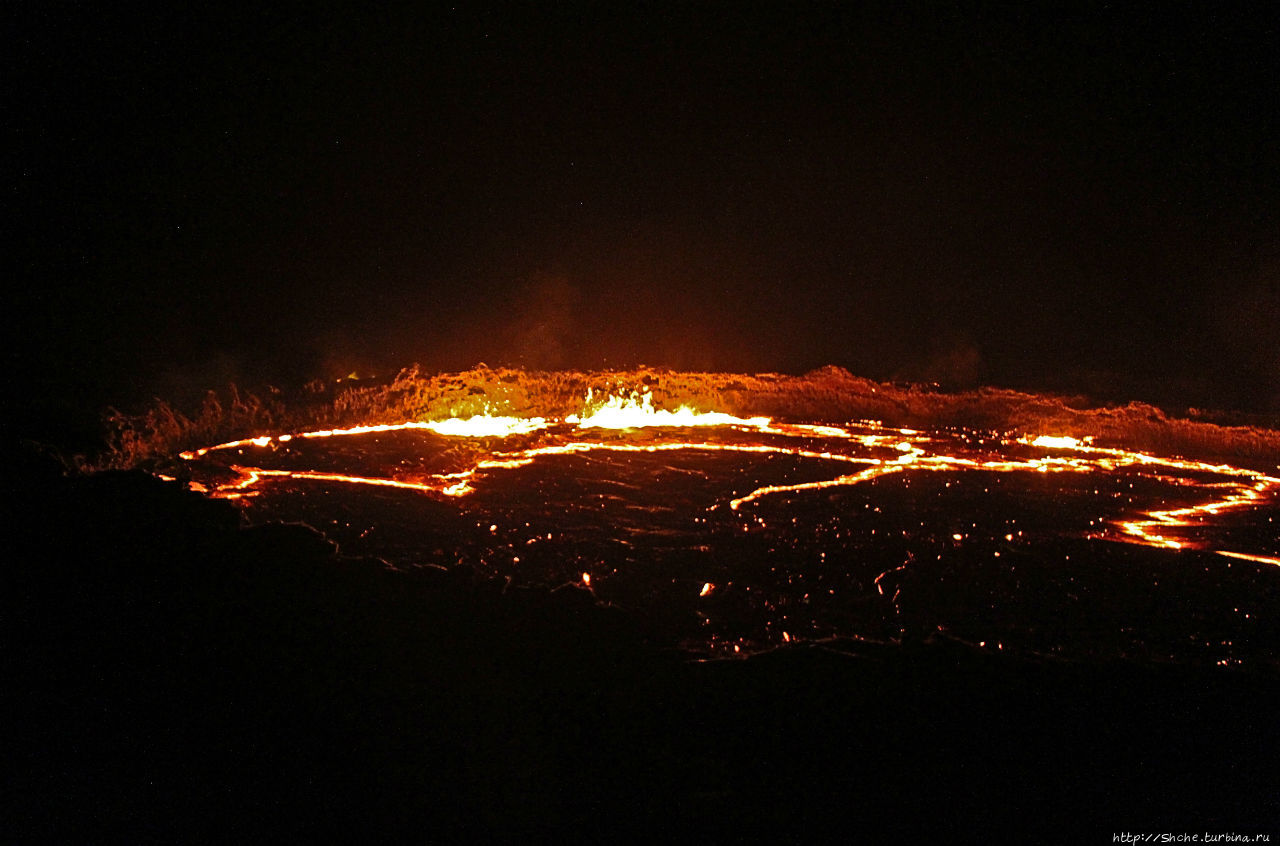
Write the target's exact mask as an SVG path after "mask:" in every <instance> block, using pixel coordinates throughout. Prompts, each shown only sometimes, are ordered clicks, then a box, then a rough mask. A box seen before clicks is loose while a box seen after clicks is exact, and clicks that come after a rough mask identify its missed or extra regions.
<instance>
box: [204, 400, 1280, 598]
mask: <svg viewBox="0 0 1280 846" xmlns="http://www.w3.org/2000/svg"><path fill="white" fill-rule="evenodd" d="M631 429H657V430H659V432H658V433H656V434H651V435H647V436H646V437H645V440H644V441H643V442H633V441H628V440H627V439H626V438H625V436H623V435H622V433H623V432H624V431H625V430H631ZM692 429H699V430H703V431H705V432H706V434H705V435H702V436H698V437H696V438H695V437H691V434H692V433H691V432H690V431H689V430H692ZM595 430H605V431H610V432H614V433H618V434H610V435H609V436H608V438H607V439H594V438H592V437H590V436H589V435H588V434H587V433H589V432H592V431H595ZM405 431H422V432H427V433H431V434H433V435H436V436H443V437H447V438H475V439H501V440H503V441H504V442H505V441H506V440H508V439H511V438H515V437H517V436H521V437H523V438H524V439H525V441H524V442H523V443H521V444H519V445H518V446H517V448H515V449H510V450H502V449H495V450H489V451H485V450H484V449H483V448H481V450H480V452H478V453H476V454H473V455H472V456H471V457H470V458H468V459H467V460H466V463H464V464H463V465H462V466H457V467H455V468H453V469H450V470H449V471H448V472H429V473H428V472H424V473H419V474H416V475H402V476H399V477H395V478H379V477H373V476H369V475H346V474H342V473H336V472H328V471H321V470H316V469H313V468H307V467H303V468H297V469H291V468H284V467H273V468H268V467H260V466H252V465H248V464H243V463H241V462H240V461H239V460H237V461H236V462H235V463H233V464H229V465H225V466H226V467H227V469H229V470H230V471H231V472H232V473H233V474H234V478H233V479H231V480H230V481H221V482H212V483H210V484H208V485H207V486H208V487H209V489H210V490H211V491H212V492H213V494H212V495H214V496H219V497H225V498H241V497H244V496H251V495H253V494H254V493H255V492H256V491H257V490H259V489H260V488H261V486H262V485H264V484H267V483H269V482H271V481H273V480H281V479H293V480H302V481H325V482H341V483H345V484H355V485H373V486H382V487H390V488H400V489H406V490H413V491H420V492H423V493H429V494H434V495H439V496H444V497H464V496H468V495H470V494H472V493H474V491H475V490H476V486H477V485H479V484H483V483H484V481H485V480H486V479H487V478H488V477H490V476H492V475H494V474H496V473H500V472H502V471H507V470H512V469H515V468H518V467H524V466H527V465H529V464H532V463H534V462H536V461H539V460H542V459H545V458H548V457H550V456H567V455H583V454H588V453H603V454H610V453H613V454H625V453H637V454H640V453H648V454H653V453H659V452H679V451H684V452H704V453H721V454H726V455H738V456H742V457H743V459H744V460H746V461H748V462H754V461H760V460H764V459H768V458H770V457H781V456H786V457H789V458H791V459H796V460H800V461H802V462H810V463H817V464H819V465H829V466H831V467H832V469H836V470H837V472H835V473H834V474H833V475H829V476H827V477H825V478H818V479H806V480H803V481H795V482H785V483H775V484H767V485H759V486H757V487H755V488H754V489H752V490H749V491H747V492H745V493H740V494H738V495H735V496H733V497H732V498H730V499H728V501H727V502H726V503H724V504H727V505H728V506H729V509H730V511H732V512H744V511H748V510H749V509H745V506H747V505H749V504H751V503H754V502H757V501H759V500H761V499H763V498H765V497H775V496H783V495H798V494H805V493H808V492H811V491H817V490H823V489H829V488H839V487H850V486H856V485H861V484H864V483H867V482H870V481H872V480H875V479H878V478H881V477H884V476H888V475H890V474H903V473H912V474H914V473H921V472H936V471H951V472H966V471H968V472H975V471H976V472H984V473H1019V472H1035V473H1072V474H1115V473H1117V472H1121V471H1127V472H1134V473H1138V474H1141V475H1140V478H1143V479H1153V480H1156V481H1158V482H1159V483H1161V484H1165V485H1172V486H1174V487H1175V488H1178V489H1179V490H1180V491H1181V493H1180V494H1179V495H1180V497H1182V498H1184V500H1185V497H1186V496H1187V495H1188V493H1190V492H1196V493H1197V494H1198V495H1199V496H1200V497H1201V500H1200V501H1198V502H1195V503H1193V504H1189V505H1182V506H1180V507H1175V508H1156V509H1143V508H1141V507H1140V506H1139V507H1136V508H1134V509H1133V510H1131V511H1130V512H1129V513H1128V514H1127V515H1125V516H1122V517H1120V518H1117V519H1110V520H1108V521H1107V523H1108V524H1109V525H1110V527H1111V530H1110V531H1100V532H1098V533H1097V534H1096V535H1095V536H1096V537H1102V538H1107V539H1112V540H1121V541H1127V542H1131V543H1140V544H1144V545H1148V546H1154V547H1164V548H1169V549H1181V548H1198V549H1203V548H1206V544H1205V542H1204V541H1202V540H1199V539H1197V538H1196V536H1195V535H1196V530H1198V529H1200V528H1202V527H1206V526H1208V525H1210V523H1211V521H1213V520H1215V519H1217V518H1220V517H1222V516H1223V515H1224V514H1227V513H1229V512H1233V511H1240V510H1242V509H1247V508H1249V507H1253V506H1258V505H1261V504H1264V503H1265V502H1267V501H1270V500H1271V499H1273V498H1274V496H1275V494H1276V492H1277V490H1278V489H1280V479H1278V478H1274V477H1271V476H1268V475H1266V474H1263V473H1259V472H1256V471H1252V470H1246V469H1241V468H1237V467H1232V466H1229V465H1221V464H1210V463H1206V462H1200V461H1194V460H1187V459H1180V458H1161V457H1157V456H1154V455H1150V454H1147V453H1142V452H1135V451H1130V450H1125V449H1120V448H1113V447H1097V446H1094V445H1093V442H1092V438H1075V437H1068V436H1054V435H1040V436H1038V437H1030V436H1025V437H1021V438H1016V439H1009V438H1003V439H998V440H997V441H995V442H994V443H992V444H991V445H988V446H984V447H982V448H980V449H978V448H967V447H964V446H963V443H962V442H963V441H964V440H965V439H966V438H967V436H963V437H960V438H959V439H957V436H956V435H954V434H949V435H946V436H945V437H940V436H938V435H936V434H929V433H923V432H919V431H917V430H913V429H891V428H886V427H882V426H881V425H880V424H878V423H874V422H864V423H856V424H846V425H843V426H833V425H830V424H826V423H822V424H809V423H781V422H774V421H772V420H771V419H770V418H768V417H749V418H743V417H736V416H733V415H730V414H725V413H722V412H715V411H696V410H694V409H691V408H689V407H687V406H682V407H680V408H678V409H676V410H675V411H671V410H667V409H658V408H655V407H654V404H653V395H652V393H651V392H649V391H647V390H645V391H643V392H641V391H631V392H629V393H622V394H613V395H610V396H608V397H607V398H605V399H604V400H599V399H597V397H596V396H595V394H594V393H592V392H588V394H587V397H586V401H585V403H584V406H583V410H582V412H581V413H580V414H571V415H568V416H566V417H564V418H563V419H560V420H554V419H553V420H547V419H544V418H541V417H534V418H519V417H513V416H505V415H496V416H495V415H491V414H489V413H488V412H486V413H485V414H483V415H475V416H472V417H468V418H465V419H464V418H448V419H443V420H432V421H411V422H404V423H395V424H378V425H369V426H355V427H350V428H346V429H324V430H317V431H310V432H301V433H294V434H279V435H262V436H257V437H253V438H245V439H241V440H237V441H230V442H227V443H223V444H218V445H216V446H211V447H205V448H202V449H198V450H194V451H192V452H185V453H183V454H182V457H183V458H184V459H187V460H189V461H194V460H196V459H200V458H204V457H206V456H208V455H209V454H210V453H213V452H216V451H232V450H234V451H238V452H239V453H240V454H241V455H243V454H244V452H245V451H246V450H256V449H263V450H268V449H269V450H270V451H271V452H272V453H273V454H282V455H285V456H288V455H289V454H291V453H290V448H291V446H292V442H294V441H307V440H317V439H323V438H330V437H337V436H358V435H371V434H373V435H376V434H379V433H389V432H405ZM717 432H718V433H720V434H717ZM734 433H736V434H734ZM730 434H732V437H731V438H730V437H729V435H730ZM529 439H533V442H532V443H530V442H529ZM842 467H843V468H848V469H847V471H839V470H838V468H842ZM1130 487H1131V488H1132V484H1131V485H1130ZM1130 501H1132V498H1130ZM710 507H712V508H715V507H717V505H715V504H713V505H711V506H710ZM962 538H963V536H961V539H962ZM1213 551H1215V552H1218V553H1219V554H1222V555H1225V556H1229V557H1233V558H1239V559H1247V560H1251V561H1258V562H1262V563H1268V564H1277V565H1280V557H1277V556H1275V555H1271V554H1261V553H1258V552H1253V551H1250V552H1241V551H1234V550H1213ZM1268 552H1271V551H1270V550H1268ZM711 589H712V587H708V588H706V590H707V591H708V592H709V591H710V590H711Z"/></svg>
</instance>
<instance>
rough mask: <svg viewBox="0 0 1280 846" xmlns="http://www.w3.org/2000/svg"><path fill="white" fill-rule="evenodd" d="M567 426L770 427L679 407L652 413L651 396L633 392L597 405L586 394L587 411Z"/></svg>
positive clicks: (758, 420)
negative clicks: (572, 424)
mask: <svg viewBox="0 0 1280 846" xmlns="http://www.w3.org/2000/svg"><path fill="white" fill-rule="evenodd" d="M565 422H566V423H576V424H578V428H579V429H643V428H649V427H660V426H670V427H688V426H749V427H753V428H760V427H764V426H768V425H769V418H768V417H750V418H742V417H734V416H733V415H731V414H724V413H722V412H718V411H694V410H693V409H692V408H689V407H688V406H681V407H680V408H678V409H676V410H675V411H668V410H667V409H655V408H654V407H653V393H652V392H651V391H647V390H646V391H644V392H643V393H640V392H637V391H632V392H631V393H630V394H610V395H609V397H608V398H607V399H605V400H604V402H597V401H596V400H595V394H594V392H593V391H591V390H588V391H587V402H586V408H585V409H584V410H583V413H582V415H575V414H571V415H569V416H568V417H566V418H565Z"/></svg>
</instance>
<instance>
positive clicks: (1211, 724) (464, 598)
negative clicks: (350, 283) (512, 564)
mask: <svg viewBox="0 0 1280 846" xmlns="http://www.w3.org/2000/svg"><path fill="white" fill-rule="evenodd" d="M3 508H4V513H3V517H4V520H3V524H2V525H3V531H4V534H5V537H4V544H5V546H6V547H7V549H8V554H7V555H6V556H5V562H6V563H5V564H4V565H3V566H4V585H3V597H4V598H3V627H4V637H3V644H4V651H5V662H4V667H5V670H4V672H5V678H4V680H3V685H2V686H3V691H4V693H3V696H4V699H5V700H6V702H5V704H6V705H7V706H8V707H7V708H6V711H7V712H8V713H9V714H11V715H12V716H10V718H9V720H8V722H7V723H6V725H5V735H6V737H5V742H4V748H5V750H6V752H5V757H6V767H5V769H6V775H5V789H4V793H3V796H4V799H3V802H4V808H3V809H2V812H0V837H2V838H3V840H4V841H5V842H130V843H141V842H192V841H207V842H243V841H246V840H253V841H256V840H284V839H288V840H291V841H292V840H317V841H318V840H324V841H332V840H348V839H350V840H354V839H359V840H361V841H366V840H375V839H384V838H395V839H397V840H410V841H415V842H416V841H426V842H435V841H440V840H445V841H448V840H464V839H465V840H477V839H487V840H495V839H496V840H509V839H513V838H518V839H519V840H521V841H529V840H534V841H537V840H552V841H557V842H563V841H565V840H572V841H593V842H601V841H610V840H615V839H618V838H620V837H622V836H623V835H624V834H630V835H631V836H633V837H634V836H635V834H636V833H637V832H639V833H642V834H643V833H648V834H650V835H652V836H660V837H662V838H663V839H665V840H674V841H677V842H685V841H688V842H726V841H736V840H740V839H744V838H745V839H747V840H750V841H767V842H804V843H809V842H827V841H831V840H836V839H838V840H839V841H841V842H877V841H880V840H883V838H885V837H887V836H903V837H906V836H907V835H911V834H933V835H941V839H942V842H952V841H958V840H971V839H982V840H990V839H1005V838H1006V837H1007V836H1009V835H1023V836H1026V837H1029V838H1030V840H1029V841H1028V842H1052V841H1058V840H1063V841H1068V842H1110V838H1111V837H1112V834H1113V833H1116V832H1124V831H1128V832H1200V833H1201V836H1203V833H1204V832H1220V831H1225V832H1269V833H1271V834H1272V836H1277V835H1280V831H1277V825H1278V824H1280V774H1278V772H1277V769H1276V767H1275V762H1276V761H1277V760H1280V721H1278V720H1277V719H1276V716H1275V715H1276V706H1277V704H1278V701H1280V700H1278V698H1277V695H1276V694H1277V680H1276V679H1275V678H1274V677H1273V676H1271V675H1267V674H1249V673H1244V672H1238V671H1236V672H1232V671H1226V670H1224V671H1220V672H1212V671H1207V670H1199V669H1188V668H1179V667H1169V666H1150V665H1137V664H1115V665H1096V664H1090V665H1081V664H1064V663H1057V662H1047V661H1041V660H1037V659H1030V658H1016V657H1011V656H1003V655H1000V656H995V655H988V654H980V653H975V652H974V651H973V650H970V649H968V648H966V647H962V646H959V645H954V644H947V643H924V644H920V645H916V646H911V647H897V646H878V647H873V646H866V645H863V646H858V647H857V648H851V649H848V650H844V651H837V650H834V649H832V648H828V647H816V646H808V647H797V648H795V649H790V650H783V651H780V652H776V653H773V654H769V655H764V656H758V657H756V658H753V659H750V660H745V661H732V662H718V663H697V662H691V661H689V660H687V659H686V658H685V657H683V656H680V655H678V654H675V653H673V652H671V651H669V650H665V649H664V648H663V645H662V644H656V643H651V642H649V641H648V640H646V638H645V636H644V635H643V634H642V632H643V631H644V629H643V627H641V626H639V625H636V622H635V621H633V620H630V619H628V618H627V617H626V616H625V614H623V613H622V612H619V611H618V610H617V609H611V608H602V607H599V606H596V605H595V604H594V603H592V602H590V601H585V600H587V599H589V597H584V596H583V594H582V592H581V591H578V590H561V591H516V590H504V589H503V585H502V584H501V583H494V582H491V581H487V580H484V579H480V578H478V577H476V576H475V575H474V574H472V573H471V572H470V571H466V570H443V569H440V568H435V567H427V568H423V569H421V570H415V571H409V572H406V571H393V570H390V569H388V568H387V567H386V566H384V565H383V564H381V562H378V561H371V560H353V559H349V558H344V557H342V556H340V555H339V554H337V551H336V550H335V548H334V547H333V546H332V545H331V544H330V543H328V542H327V541H326V540H325V539H324V538H323V537H321V536H319V535H317V534H316V533H314V532H312V531H311V530H309V529H307V528H305V527H300V526H267V527H262V528H258V529H253V530H243V529H241V528H239V526H238V519H237V514H236V512H235V511H234V510H233V509H231V508H230V507H227V506H226V505H225V504H223V503H217V502H210V501H208V500H205V499H204V498H202V497H200V496H198V495H196V494H192V493H189V492H185V491H182V490H181V489H179V487H178V486H177V485H176V484H172V483H165V482H161V481H159V480H157V479H154V478H152V477H149V476H145V475H141V474H131V473H120V474H99V475H97V476H93V477H88V478H75V479H64V478H62V477H61V476H60V475H58V474H57V473H56V472H54V471H53V469H52V468H47V467H43V466H41V465H39V464H38V462H27V463H26V464H25V466H23V467H21V468H18V469H15V470H14V471H13V472H11V473H9V474H8V475H7V476H6V481H5V496H4V500H3Z"/></svg>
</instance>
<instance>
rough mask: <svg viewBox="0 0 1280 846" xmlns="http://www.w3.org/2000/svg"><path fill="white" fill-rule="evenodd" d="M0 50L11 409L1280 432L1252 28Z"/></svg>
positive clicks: (479, 31)
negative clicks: (946, 420) (770, 384)
mask: <svg viewBox="0 0 1280 846" xmlns="http://www.w3.org/2000/svg"><path fill="white" fill-rule="evenodd" d="M5 14H6V17H7V18H8V20H7V23H6V31H7V33H9V35H8V38H6V41H7V42H8V48H7V49H6V51H5V53H6V55H7V57H8V58H7V61H6V67H7V70H8V75H7V78H8V81H9V84H8V86H7V89H8V92H9V102H10V109H9V112H10V115H11V120H10V130H9V133H8V137H9V139H10V143H11V145H12V146H11V153H10V155H9V156H8V157H6V159H7V168H6V170H7V179H6V182H7V195H8V197H9V210H10V220H11V226H10V228H11V231H12V232H13V233H14V234H15V235H16V237H15V238H14V240H15V241H16V249H14V250H13V251H12V253H11V259H12V262H13V263H12V265H11V278H14V279H16V280H17V285H16V286H15V287H16V291H15V292H12V293H10V294H8V295H7V297H6V299H8V300H9V302H8V304H7V307H6V314H7V315H8V325H7V327H6V328H7V331H6V339H7V343H6V344H5V364H4V367H5V370H6V372H7V374H8V376H9V379H10V384H11V389H10V391H9V393H10V394H11V395H12V396H18V397H21V399H20V400H17V401H16V403H14V404H20V403H22V402H34V403H41V402H44V403H53V404H55V405H58V404H62V405H70V404H75V403H83V404H91V405H93V406H94V407H95V408H96V407H97V406H98V405H101V404H103V403H108V402H114V403H123V402H130V401H135V400H138V399H146V398H148V397H150V396H166V397H169V396H177V395H180V394H182V393H184V392H190V391H194V390H201V389H204V388H218V387H221V386H225V385H226V384H227V383H228V382H238V383H241V384H260V383H267V382H276V383H279V382H281V381H289V380H303V379H306V378H312V377H325V378H336V377H337V376H341V375H345V374H346V373H348V372H352V371H356V372H359V373H369V372H373V373H383V374H385V373H387V372H388V371H390V370H394V369H395V368H396V367H399V366H404V365H407V364H410V363H414V362H418V363H420V364H422V365H423V366H424V367H426V368H428V369H433V370H457V369H463V368H467V367H470V366H472V365H474V364H476V363H477V362H481V361H483V362H486V363H488V364H490V365H495V366H496V365H513V366H526V367H534V368H576V369H587V368H606V367H629V366H634V365H638V364H647V365H652V366H665V367H672V368H676V369H697V370H728V371H782V372H802V371H805V370H808V369H811V368H814V367H819V366H822V365H827V364H834V365H838V366H841V367H845V368H848V369H849V370H851V371H853V372H855V373H857V374H858V375H863V376H868V377H871V378H876V379H883V380H888V379H898V380H921V381H936V382H939V383H941V384H943V385H944V386H947V387H958V388H963V387H971V386H974V385H978V384H994V385H1003V386H1010V387H1019V388H1024V389H1038V390H1054V391H1077V392H1086V393H1091V394H1093V395H1096V396H1098V397H1100V398H1102V399H1107V400H1118V399H1128V398H1132V399H1145V400H1150V401H1156V402H1165V403H1175V404H1176V403H1182V404H1186V405H1211V406H1217V407H1228V408H1235V409H1240V410H1247V411H1254V412H1263V413H1269V414H1274V413H1277V412H1280V227H1277V217H1276V212H1275V208H1276V200H1277V199H1278V198H1280V190H1277V189H1278V187H1280V167H1277V165H1280V161H1278V158H1280V155H1278V153H1277V150H1280V131H1278V129H1280V123H1278V121H1277V109H1276V107H1275V105H1274V90H1275V83H1276V81H1277V78H1278V75H1277V63H1278V62H1280V59H1278V58H1277V56H1278V55H1280V53H1278V51H1276V50H1275V49H1274V44H1275V38H1276V34H1277V33H1276V16H1275V13H1274V12H1272V11H1271V10H1270V9H1269V8H1267V7H1264V6H1258V7H1257V8H1256V9H1251V8H1250V7H1248V6H1233V7H1230V8H1220V9H1219V8H1208V7H1200V6H1198V5H1196V4H1185V5H1184V4H1177V5H1176V6H1172V7H1171V6H1168V5H1165V4H1162V5H1160V6H1156V5H1154V4H1153V5H1151V6H1138V7H1128V8H1125V9H1115V8H1108V7H1106V6H1104V5H1098V4H1084V5H1080V6H1077V7H1075V8H1073V9H1071V10H1068V11H1062V12H1049V11H1041V10H1019V11H1015V12H1010V13H1008V14H1004V15H995V14H992V13H986V12H981V13H979V12H975V11H972V10H966V9H965V8H963V7H961V6H956V5H950V4H947V5H937V6H932V5H930V6H928V7H926V6H912V7H902V6H898V5H895V6H891V7H887V8H885V9H879V8H872V7H859V8H858V9H845V8H840V7H836V6H808V7H805V8H804V9H802V10H800V11H796V10H793V9H791V8H782V7H781V6H771V5H767V4H763V5H754V6H751V7H748V8H742V9H740V8H737V7H734V8H732V9H730V8H728V7H725V8H721V9H700V10H691V9H688V8H680V7H675V8H665V7H651V8H646V9H643V10H631V11H617V10H604V9H596V10H595V11H594V12H593V13H589V14H588V13H585V12H584V13H582V14H578V13H576V12H574V11H571V10H557V11H546V10H538V11H534V10H528V11H524V12H519V13H515V12H511V11H509V10H505V11H504V10H499V9H495V8H482V9H474V8H472V9H466V10H458V11H450V10H446V11H441V12H438V13H435V12H433V13H426V12H423V13H420V14H409V13H406V14H400V13H399V12H397V11H378V12H362V13H360V14H354V15H350V16H345V15H341V14H338V13H336V12H335V13H328V12H321V11H315V10H308V11H307V12H306V13H305V14H304V13H296V14H295V13H291V12H286V11H277V10H260V11H257V12H254V13H253V14H252V15H250V16H248V17H239V16H235V15H232V14H230V13H222V12H217V11H209V10H204V11H198V12H194V11H190V10H177V9H153V10H146V11H145V12H144V11H140V10H134V11H105V10H99V11H96V12H94V13H92V14H88V13H82V14H79V15H71V14H70V13H68V12H53V11H45V10H42V9H24V10H8V11H7V12H6V13H5ZM9 402H14V401H13V400H9Z"/></svg>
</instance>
